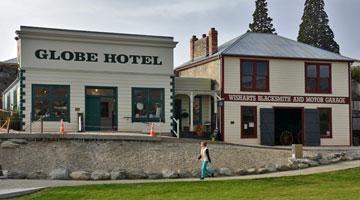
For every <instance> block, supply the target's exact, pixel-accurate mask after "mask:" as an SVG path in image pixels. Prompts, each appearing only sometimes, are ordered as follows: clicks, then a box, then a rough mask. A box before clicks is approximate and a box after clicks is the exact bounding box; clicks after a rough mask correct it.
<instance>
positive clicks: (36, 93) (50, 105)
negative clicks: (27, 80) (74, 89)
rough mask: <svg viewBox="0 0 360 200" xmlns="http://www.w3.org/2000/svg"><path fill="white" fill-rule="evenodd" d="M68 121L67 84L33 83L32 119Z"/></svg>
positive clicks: (68, 92) (68, 94)
mask: <svg viewBox="0 0 360 200" xmlns="http://www.w3.org/2000/svg"><path fill="white" fill-rule="evenodd" d="M41 116H44V120H45V121H60V120H61V119H63V120H64V121H68V122H70V87H69V86H67V85H33V86H32V119H33V120H38V119H39V118H40V117H41Z"/></svg>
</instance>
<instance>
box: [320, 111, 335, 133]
mask: <svg viewBox="0 0 360 200" xmlns="http://www.w3.org/2000/svg"><path fill="white" fill-rule="evenodd" d="M318 110H319V122H320V125H319V126H321V119H320V110H329V111H330V116H329V126H330V135H324V134H322V133H321V127H320V138H332V135H333V134H332V133H333V127H332V108H330V107H321V108H318Z"/></svg>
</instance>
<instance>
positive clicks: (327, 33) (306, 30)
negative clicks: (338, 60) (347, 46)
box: [297, 0, 340, 53]
mask: <svg viewBox="0 0 360 200" xmlns="http://www.w3.org/2000/svg"><path fill="white" fill-rule="evenodd" d="M324 6H325V3H324V0H306V1H305V7H304V14H303V16H302V18H301V20H302V22H301V24H300V30H299V35H298V38H297V39H298V41H299V42H303V43H306V44H309V45H312V46H314V47H319V48H322V49H325V50H328V51H332V52H335V53H339V51H340V49H339V45H338V44H337V43H336V41H335V40H334V33H333V31H332V30H331V28H330V26H329V24H328V23H329V19H328V15H327V14H326V12H325V10H324Z"/></svg>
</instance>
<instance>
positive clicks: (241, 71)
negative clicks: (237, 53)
mask: <svg viewBox="0 0 360 200" xmlns="http://www.w3.org/2000/svg"><path fill="white" fill-rule="evenodd" d="M245 62H251V63H252V69H253V75H252V83H251V86H252V87H251V88H245V87H244V86H243V67H244V63H245ZM256 63H265V64H266V87H265V88H264V89H257V88H256V83H257V82H256V77H257V66H256ZM240 89H241V91H246V92H270V69H269V60H256V59H240Z"/></svg>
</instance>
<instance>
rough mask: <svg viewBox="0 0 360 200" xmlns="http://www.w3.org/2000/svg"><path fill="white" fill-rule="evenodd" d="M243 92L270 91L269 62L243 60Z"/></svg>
mask: <svg viewBox="0 0 360 200" xmlns="http://www.w3.org/2000/svg"><path fill="white" fill-rule="evenodd" d="M241 90H242V91H260V92H267V91H269V62H268V61H259V60H241Z"/></svg>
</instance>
